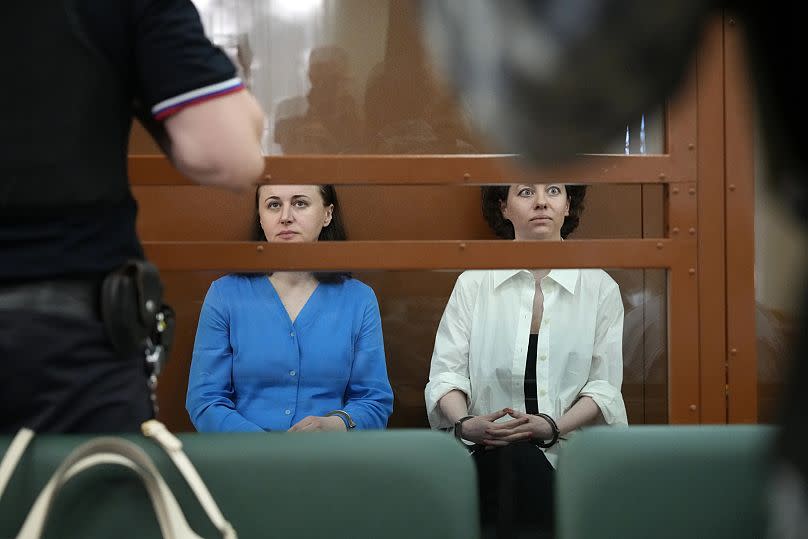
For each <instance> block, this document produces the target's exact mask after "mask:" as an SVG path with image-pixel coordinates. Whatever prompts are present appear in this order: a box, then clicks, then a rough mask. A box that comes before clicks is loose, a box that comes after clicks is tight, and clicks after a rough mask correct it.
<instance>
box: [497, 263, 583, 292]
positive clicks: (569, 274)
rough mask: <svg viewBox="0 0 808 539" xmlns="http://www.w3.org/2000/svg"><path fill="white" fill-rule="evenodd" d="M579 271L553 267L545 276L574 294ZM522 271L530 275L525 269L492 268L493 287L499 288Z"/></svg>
mask: <svg viewBox="0 0 808 539" xmlns="http://www.w3.org/2000/svg"><path fill="white" fill-rule="evenodd" d="M580 271H581V270H579V269H553V270H550V273H548V274H547V277H549V278H550V279H552V280H553V281H555V282H557V283H558V284H560V285H561V286H562V287H563V288H564V289H565V290H566V291H567V292H569V293H570V294H573V295H575V287H576V285H577V284H578V274H579V273H580ZM522 273H524V274H527V275H531V273H530V271H529V270H526V269H519V270H494V275H493V276H492V278H493V280H494V288H495V289H496V288H499V286H500V285H501V284H502V283H504V282H505V281H507V280H509V279H511V278H512V277H514V276H516V275H519V274H522Z"/></svg>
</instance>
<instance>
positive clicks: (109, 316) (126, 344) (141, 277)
mask: <svg viewBox="0 0 808 539" xmlns="http://www.w3.org/2000/svg"><path fill="white" fill-rule="evenodd" d="M101 319H102V321H103V323H104V327H105V329H106V332H107V336H108V338H109V340H110V341H111V342H112V346H113V348H114V349H115V351H116V352H117V353H118V354H119V355H120V356H122V357H127V356H130V355H133V354H136V353H146V354H148V353H149V352H150V351H151V350H153V349H154V348H155V347H158V346H160V347H162V350H163V352H164V356H165V357H167V356H168V349H169V348H170V346H171V341H172V340H173V334H174V332H173V329H174V312H173V310H172V309H171V307H169V306H168V305H166V304H164V303H163V284H162V282H161V281H160V274H159V272H158V271H157V268H156V267H155V266H154V265H153V264H151V263H149V262H146V261H145V260H130V261H128V262H126V263H125V264H124V265H123V266H121V267H120V268H118V269H116V270H115V271H113V272H112V273H110V274H108V275H107V276H106V277H105V278H104V281H103V283H102V284H101Z"/></svg>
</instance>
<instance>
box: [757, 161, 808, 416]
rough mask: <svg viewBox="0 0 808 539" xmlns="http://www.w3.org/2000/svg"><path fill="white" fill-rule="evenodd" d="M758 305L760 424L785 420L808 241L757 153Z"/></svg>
mask: <svg viewBox="0 0 808 539" xmlns="http://www.w3.org/2000/svg"><path fill="white" fill-rule="evenodd" d="M755 150H756V151H755V181H756V192H755V302H756V330H757V354H758V420H759V421H760V422H761V423H775V422H778V421H779V420H780V417H779V410H778V407H779V406H780V405H781V399H782V398H783V395H785V389H786V387H785V386H786V380H787V377H788V376H789V374H790V373H789V369H790V366H791V359H792V357H794V346H795V343H796V338H797V336H798V335H797V332H798V331H799V329H800V328H799V314H800V313H799V309H800V308H801V307H802V306H801V305H800V304H799V300H800V298H802V297H803V296H802V294H801V292H802V290H803V287H804V283H805V281H804V273H801V271H803V268H804V267H805V262H806V261H807V260H806V256H805V248H804V246H805V235H804V232H803V228H802V226H801V225H800V223H799V222H797V220H796V219H795V218H794V217H793V216H792V210H791V208H789V207H787V206H786V205H784V204H783V201H782V200H781V199H779V198H778V197H777V196H776V195H775V194H773V193H772V192H771V189H772V187H771V185H772V184H771V182H769V181H768V178H767V173H766V170H767V168H766V162H765V156H764V155H763V152H762V151H760V148H755Z"/></svg>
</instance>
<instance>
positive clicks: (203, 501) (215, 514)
mask: <svg viewBox="0 0 808 539" xmlns="http://www.w3.org/2000/svg"><path fill="white" fill-rule="evenodd" d="M142 429H143V434H145V435H146V436H148V437H149V438H151V439H153V440H154V441H155V442H157V444H159V445H160V447H162V448H163V450H165V452H166V453H167V454H168V456H169V457H170V458H171V460H172V461H173V462H174V464H175V466H177V468H178V469H179V471H180V472H181V473H182V475H183V477H185V480H186V481H187V482H188V485H189V486H190V487H191V490H193V492H194V494H195V495H196V497H197V499H198V500H199V503H200V505H201V506H202V508H203V509H204V510H205V512H206V513H207V515H208V518H210V520H211V522H212V523H213V525H214V526H216V528H217V529H218V530H219V532H220V533H221V535H222V538H223V539H237V535H236V532H235V530H234V529H233V526H231V524H230V523H229V522H228V521H227V520H226V519H225V518H224V516H223V515H222V513H221V511H220V510H219V507H218V506H217V505H216V502H215V501H214V500H213V497H212V496H211V495H210V492H209V491H208V489H207V487H206V486H205V483H204V482H203V481H202V478H201V477H199V473H198V472H197V471H196V468H194V465H193V464H191V461H190V460H189V459H188V457H187V456H186V455H185V453H184V452H183V451H182V442H181V441H180V440H179V439H178V438H177V437H176V436H174V435H172V434H171V433H170V432H169V431H168V429H166V427H165V425H163V424H162V423H160V422H159V421H156V420H150V421H146V422H145V423H143V425H142ZM33 437H34V433H33V431H31V430H29V429H21V430H20V431H19V432H18V433H17V435H16V436H15V437H14V440H13V441H12V442H11V445H10V446H9V448H8V450H7V451H6V454H5V455H4V456H3V460H2V461H0V498H2V496H3V491H4V490H5V488H6V485H7V484H8V481H9V479H10V478H11V475H12V474H13V473H14V470H15V468H16V467H17V463H18V462H19V460H20V457H22V454H23V453H24V452H25V448H26V447H27V446H28V443H29V442H30V441H31V439H32V438H33ZM101 464H113V465H118V466H123V467H125V468H129V469H131V470H134V471H135V473H137V475H138V476H139V477H140V479H141V480H142V481H143V484H144V486H145V487H146V491H147V492H148V495H149V498H150V500H151V502H152V505H153V506H154V512H155V513H156V515H157V522H158V523H159V525H160V531H161V532H162V534H163V537H164V538H165V539H202V538H201V537H200V536H199V535H197V534H196V533H195V532H194V531H193V530H192V529H191V527H190V526H189V525H188V521H187V520H186V519H185V514H184V513H183V512H182V509H181V508H180V506H179V504H178V503H177V499H176V498H175V497H174V495H173V494H172V493H171V489H170V488H169V487H168V485H167V484H166V482H165V480H164V479H163V477H162V475H160V471H159V470H158V469H157V467H156V466H155V465H154V462H153V461H152V459H151V458H150V457H149V456H148V455H147V454H146V452H145V451H143V450H142V449H141V448H140V447H138V446H137V445H136V444H134V443H132V442H130V441H128V440H125V439H123V438H119V437H114V436H100V437H97V438H93V439H92V440H89V441H88V442H85V443H84V444H82V445H80V446H78V447H76V448H75V449H74V450H73V451H72V452H71V453H70V454H69V455H68V456H67V457H65V459H64V460H63V461H62V463H61V464H60V465H59V467H58V468H57V469H56V471H55V472H54V473H53V475H52V476H51V478H50V480H49V481H48V483H47V484H46V485H45V487H44V488H43V489H42V491H41V492H40V493H39V496H38V497H37V499H36V501H35V502H34V505H33V506H32V507H31V510H30V512H29V513H28V516H27V517H26V519H25V522H24V523H23V525H22V528H21V529H20V532H19V534H18V535H17V539H39V538H40V537H41V536H42V532H43V530H44V528H45V524H46V522H47V519H48V513H49V511H50V508H51V504H52V503H53V500H54V499H55V498H56V495H57V494H58V493H59V491H60V490H61V488H62V487H63V486H64V485H65V484H66V483H67V482H68V481H69V480H70V479H71V478H73V477H75V476H76V475H78V474H79V473H81V472H83V471H84V470H88V469H90V468H93V467H95V466H98V465H101Z"/></svg>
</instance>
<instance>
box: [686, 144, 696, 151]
mask: <svg viewBox="0 0 808 539" xmlns="http://www.w3.org/2000/svg"><path fill="white" fill-rule="evenodd" d="M687 149H688V150H695V149H696V145H695V144H693V143H692V142H691V143H690V144H688V145H687Z"/></svg>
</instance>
